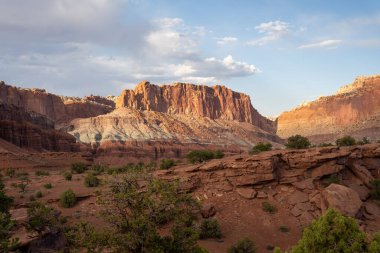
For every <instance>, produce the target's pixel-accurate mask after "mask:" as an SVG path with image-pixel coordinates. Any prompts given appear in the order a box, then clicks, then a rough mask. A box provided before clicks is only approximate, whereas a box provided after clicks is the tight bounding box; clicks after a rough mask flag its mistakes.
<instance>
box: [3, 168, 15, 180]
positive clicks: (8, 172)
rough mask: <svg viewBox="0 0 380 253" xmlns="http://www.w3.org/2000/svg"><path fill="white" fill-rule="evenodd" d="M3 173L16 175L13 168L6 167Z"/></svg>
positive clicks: (11, 175)
mask: <svg viewBox="0 0 380 253" xmlns="http://www.w3.org/2000/svg"><path fill="white" fill-rule="evenodd" d="M5 175H6V176H7V177H10V178H13V177H15V176H16V170H15V169H14V168H7V169H6V170H5Z"/></svg>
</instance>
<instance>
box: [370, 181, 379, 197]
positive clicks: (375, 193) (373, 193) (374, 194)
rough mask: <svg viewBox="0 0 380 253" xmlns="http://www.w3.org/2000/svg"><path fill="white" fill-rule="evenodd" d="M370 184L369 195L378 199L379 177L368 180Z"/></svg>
mask: <svg viewBox="0 0 380 253" xmlns="http://www.w3.org/2000/svg"><path fill="white" fill-rule="evenodd" d="M370 185H371V193H370V194H371V197H372V198H374V199H380V179H374V180H372V181H371V182H370Z"/></svg>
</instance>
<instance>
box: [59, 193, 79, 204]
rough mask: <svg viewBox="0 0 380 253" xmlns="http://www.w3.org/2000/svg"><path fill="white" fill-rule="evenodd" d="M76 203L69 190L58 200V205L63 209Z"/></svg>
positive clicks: (75, 198) (73, 195) (73, 194)
mask: <svg viewBox="0 0 380 253" xmlns="http://www.w3.org/2000/svg"><path fill="white" fill-rule="evenodd" d="M76 203H77V197H76V196H75V193H74V192H73V191H72V190H71V189H69V190H67V191H65V192H63V193H62V194H61V196H60V198H59V204H60V205H61V206H62V207H65V208H69V207H73V206H74V205H75V204H76Z"/></svg>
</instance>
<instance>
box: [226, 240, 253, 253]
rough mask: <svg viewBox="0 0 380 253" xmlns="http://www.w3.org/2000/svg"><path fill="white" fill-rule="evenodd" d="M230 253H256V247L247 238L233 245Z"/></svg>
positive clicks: (229, 250)
mask: <svg viewBox="0 0 380 253" xmlns="http://www.w3.org/2000/svg"><path fill="white" fill-rule="evenodd" d="M228 253H256V247H255V244H254V243H253V241H252V240H251V239H249V238H245V239H242V240H240V241H238V242H237V243H236V244H234V245H232V246H231V247H230V248H229V249H228Z"/></svg>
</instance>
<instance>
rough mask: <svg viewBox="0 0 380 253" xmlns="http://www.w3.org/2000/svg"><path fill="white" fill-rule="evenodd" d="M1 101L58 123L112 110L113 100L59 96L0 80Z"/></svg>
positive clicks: (95, 97)
mask: <svg viewBox="0 0 380 253" xmlns="http://www.w3.org/2000/svg"><path fill="white" fill-rule="evenodd" d="M0 102H3V103H6V104H11V105H15V106H17V107H20V108H23V109H25V110H26V111H29V112H36V113H39V114H41V115H44V116H46V117H48V118H49V119H52V120H54V121H56V122H58V123H61V122H67V121H69V120H71V119H74V118H87V117H95V116H98V115H100V114H105V113H108V112H110V111H112V110H113V109H114V107H115V105H114V102H113V100H111V99H107V98H102V97H99V96H89V97H84V98H83V99H81V98H72V97H59V96H57V95H54V94H50V93H47V92H46V91H45V90H43V89H23V88H17V87H13V86H10V85H6V84H5V83H4V82H2V81H1V82H0Z"/></svg>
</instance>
